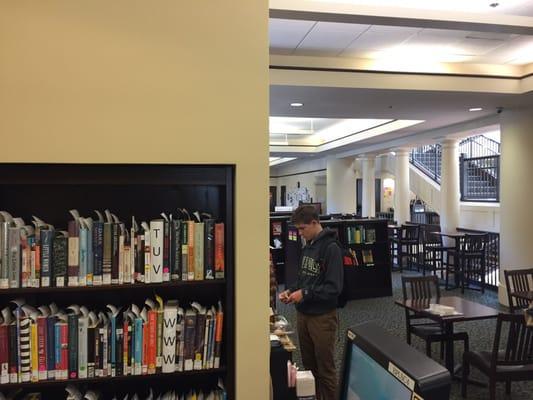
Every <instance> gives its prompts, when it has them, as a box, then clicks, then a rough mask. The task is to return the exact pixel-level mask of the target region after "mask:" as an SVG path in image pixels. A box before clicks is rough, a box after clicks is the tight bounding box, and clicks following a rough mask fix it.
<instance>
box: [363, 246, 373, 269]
mask: <svg viewBox="0 0 533 400" xmlns="http://www.w3.org/2000/svg"><path fill="white" fill-rule="evenodd" d="M361 253H362V258H363V264H364V265H366V266H369V267H370V266H373V265H374V256H373V255H372V250H371V249H363V250H362V251H361Z"/></svg>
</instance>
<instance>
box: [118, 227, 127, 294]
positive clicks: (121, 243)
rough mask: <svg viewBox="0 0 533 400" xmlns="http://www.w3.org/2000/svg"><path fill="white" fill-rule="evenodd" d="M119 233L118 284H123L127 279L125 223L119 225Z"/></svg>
mask: <svg viewBox="0 0 533 400" xmlns="http://www.w3.org/2000/svg"><path fill="white" fill-rule="evenodd" d="M118 227H119V235H118V284H119V285H122V284H123V283H124V281H125V275H126V274H125V272H124V271H125V258H126V256H125V239H126V238H125V236H124V233H123V232H124V231H123V227H124V226H123V225H122V224H120V225H118Z"/></svg>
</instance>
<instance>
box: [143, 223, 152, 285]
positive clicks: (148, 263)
mask: <svg viewBox="0 0 533 400" xmlns="http://www.w3.org/2000/svg"><path fill="white" fill-rule="evenodd" d="M151 279H152V243H151V233H150V230H147V231H145V232H144V283H150V282H151Z"/></svg>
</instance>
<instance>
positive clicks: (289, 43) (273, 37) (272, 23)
mask: <svg viewBox="0 0 533 400" xmlns="http://www.w3.org/2000/svg"><path fill="white" fill-rule="evenodd" d="M315 23H316V22H315V21H301V20H289V19H277V18H271V19H270V20H269V37H270V47H272V48H277V49H290V50H293V49H295V48H296V46H298V43H300V42H301V41H302V39H303V38H304V37H305V35H306V34H307V33H308V32H309V30H310V29H311V28H312V27H313V25H315Z"/></svg>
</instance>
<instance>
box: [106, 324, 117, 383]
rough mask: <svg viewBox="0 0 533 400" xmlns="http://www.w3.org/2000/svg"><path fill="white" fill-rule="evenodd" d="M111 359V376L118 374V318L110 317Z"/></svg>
mask: <svg viewBox="0 0 533 400" xmlns="http://www.w3.org/2000/svg"><path fill="white" fill-rule="evenodd" d="M108 346H109V361H110V364H111V376H116V372H117V318H116V316H114V315H113V316H111V317H110V338H109V345H108Z"/></svg>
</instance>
